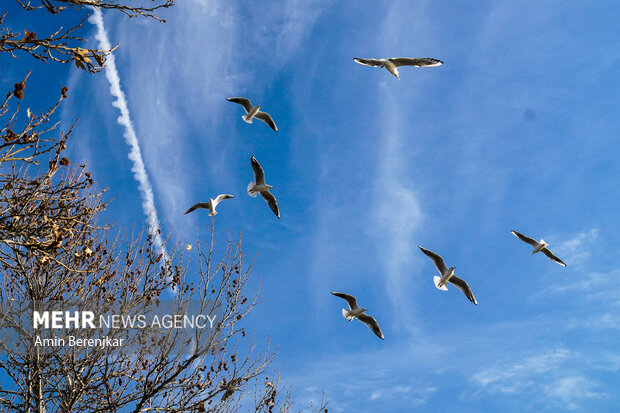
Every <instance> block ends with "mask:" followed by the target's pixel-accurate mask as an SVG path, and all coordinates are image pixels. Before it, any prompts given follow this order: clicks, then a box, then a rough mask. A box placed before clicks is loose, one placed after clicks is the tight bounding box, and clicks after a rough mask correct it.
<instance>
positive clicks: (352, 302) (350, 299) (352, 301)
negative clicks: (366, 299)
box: [332, 291, 359, 310]
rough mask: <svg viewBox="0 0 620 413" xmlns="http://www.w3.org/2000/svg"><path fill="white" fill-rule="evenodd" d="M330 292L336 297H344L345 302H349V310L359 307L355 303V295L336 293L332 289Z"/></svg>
mask: <svg viewBox="0 0 620 413" xmlns="http://www.w3.org/2000/svg"><path fill="white" fill-rule="evenodd" d="M332 294H333V295H335V296H336V297H340V298H342V299H344V300H345V301H346V302H347V304H349V309H350V310H357V309H359V307H358V305H357V299H356V298H355V297H353V296H352V295H349V294H345V293H337V292H334V291H332Z"/></svg>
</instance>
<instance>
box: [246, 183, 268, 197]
mask: <svg viewBox="0 0 620 413" xmlns="http://www.w3.org/2000/svg"><path fill="white" fill-rule="evenodd" d="M270 189H273V186H271V185H265V184H255V183H254V182H250V183H249V184H248V195H250V196H256V195H257V194H258V193H259V192H268V191H269V190H270Z"/></svg>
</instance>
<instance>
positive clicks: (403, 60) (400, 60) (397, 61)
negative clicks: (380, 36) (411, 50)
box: [353, 57, 443, 79]
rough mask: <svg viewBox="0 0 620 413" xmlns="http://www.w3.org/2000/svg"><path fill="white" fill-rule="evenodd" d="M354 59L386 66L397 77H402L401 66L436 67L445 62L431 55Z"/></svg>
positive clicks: (366, 64)
mask: <svg viewBox="0 0 620 413" xmlns="http://www.w3.org/2000/svg"><path fill="white" fill-rule="evenodd" d="M353 60H355V61H356V62H357V63H359V64H361V65H364V66H375V67H376V66H379V67H385V68H386V69H387V70H388V72H390V73H391V74H393V75H394V76H396V78H397V79H400V77H399V76H398V69H397V68H398V67H399V66H416V67H435V66H441V65H442V64H443V62H442V61H441V60H439V59H433V58H431V57H390V58H387V59H360V58H359V57H354V58H353Z"/></svg>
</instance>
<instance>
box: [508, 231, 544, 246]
mask: <svg viewBox="0 0 620 413" xmlns="http://www.w3.org/2000/svg"><path fill="white" fill-rule="evenodd" d="M510 232H511V233H512V235H514V236H515V237H517V238H519V239H520V240H521V241H523V242H527V243H528V244H530V245H531V246H532V247H535V246H537V245H538V241H536V240H535V239H534V238H530V237H526V236H525V235H523V234H521V233H519V232H517V231H514V230H512V231H510Z"/></svg>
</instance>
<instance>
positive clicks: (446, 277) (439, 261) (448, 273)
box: [419, 247, 478, 305]
mask: <svg viewBox="0 0 620 413" xmlns="http://www.w3.org/2000/svg"><path fill="white" fill-rule="evenodd" d="M419 248H420V249H421V250H422V252H423V253H424V254H426V256H428V257H429V258H430V259H431V260H433V264H435V267H436V268H437V270H438V271H439V274H441V277H438V276H434V277H433V281H434V282H435V287H437V288H439V289H440V290H443V291H448V287H446V284H447V283H448V282H451V283H452V284H454V285H455V286H456V287H457V288H458V289H459V290H461V291H463V293H464V294H465V295H466V296H467V298H469V301H471V302H472V303H474V304H476V305H478V301H477V300H476V297H474V293H473V292H472V290H471V288H469V285H467V283H466V282H465V281H464V280H461V279H460V278H459V277H457V276H456V275H454V269H455V268H456V267H450V268H448V267H447V266H446V263H445V262H444V260H443V258H441V255H439V254H435V253H434V252H433V251H429V250H427V249H426V248H422V247H419Z"/></svg>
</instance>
